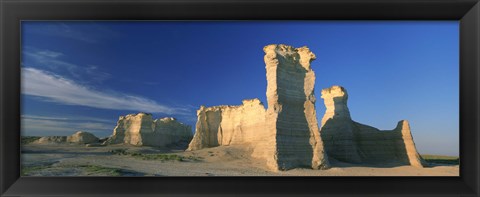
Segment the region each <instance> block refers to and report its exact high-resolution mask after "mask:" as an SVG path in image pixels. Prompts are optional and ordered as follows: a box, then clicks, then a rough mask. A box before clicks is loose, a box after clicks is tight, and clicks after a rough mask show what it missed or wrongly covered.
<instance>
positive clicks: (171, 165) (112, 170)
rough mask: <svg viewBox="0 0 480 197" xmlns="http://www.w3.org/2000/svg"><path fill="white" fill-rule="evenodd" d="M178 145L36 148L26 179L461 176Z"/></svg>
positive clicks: (447, 168) (446, 169)
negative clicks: (267, 161) (293, 165)
mask: <svg viewBox="0 0 480 197" xmlns="http://www.w3.org/2000/svg"><path fill="white" fill-rule="evenodd" d="M183 150H184V149H182V148H178V147H173V148H172V147H171V148H168V149H167V148H153V147H133V146H126V145H111V146H99V147H86V146H83V145H82V146H81V145H35V144H27V145H24V146H23V147H22V156H21V160H22V161H21V163H22V173H21V174H22V175H23V176H459V166H458V165H447V164H432V166H430V167H426V168H416V167H411V166H393V167H392V166H354V165H352V164H347V163H341V162H335V161H333V162H331V163H332V166H333V167H332V168H330V169H328V170H312V169H292V170H287V171H279V172H272V171H269V170H268V169H264V168H262V167H261V166H263V165H262V163H263V161H262V160H257V159H252V158H250V157H249V155H250V153H251V150H245V149H242V148H240V147H239V146H223V147H215V148H207V149H202V150H198V151H186V152H185V151H183Z"/></svg>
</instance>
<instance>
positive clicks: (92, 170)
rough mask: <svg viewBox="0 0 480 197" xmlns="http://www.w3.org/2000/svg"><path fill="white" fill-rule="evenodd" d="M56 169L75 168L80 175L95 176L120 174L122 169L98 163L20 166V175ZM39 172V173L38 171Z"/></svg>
mask: <svg viewBox="0 0 480 197" xmlns="http://www.w3.org/2000/svg"><path fill="white" fill-rule="evenodd" d="M58 169H75V170H76V171H80V175H87V176H88V175H96V176H99V175H100V176H121V175H122V170H121V169H118V168H109V167H104V166H98V165H89V164H86V165H59V166H55V165H39V166H22V169H21V173H20V174H21V175H22V176H30V175H33V174H36V173H40V172H41V171H42V170H58ZM40 174H41V173H40Z"/></svg>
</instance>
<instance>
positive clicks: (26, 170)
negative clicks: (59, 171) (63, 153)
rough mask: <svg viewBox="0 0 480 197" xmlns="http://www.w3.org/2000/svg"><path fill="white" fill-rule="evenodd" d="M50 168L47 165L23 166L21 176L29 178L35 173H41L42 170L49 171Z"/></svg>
mask: <svg viewBox="0 0 480 197" xmlns="http://www.w3.org/2000/svg"><path fill="white" fill-rule="evenodd" d="M49 167H50V166H46V165H40V166H25V165H22V168H21V169H20V175H21V176H28V175H30V174H32V173H33V172H36V171H40V170H43V169H47V168H49Z"/></svg>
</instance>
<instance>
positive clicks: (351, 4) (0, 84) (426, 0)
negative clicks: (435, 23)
mask: <svg viewBox="0 0 480 197" xmlns="http://www.w3.org/2000/svg"><path fill="white" fill-rule="evenodd" d="M0 17H1V18H0V23H1V26H0V27H1V38H0V39H1V40H0V43H1V46H0V60H1V65H0V76H1V78H0V88H1V89H0V140H1V142H0V154H1V155H0V156H1V158H0V159H1V161H0V195H2V196H161V195H168V196H170V195H175V196H260V195H265V196H405V195H406V196H479V195H480V189H479V188H480V185H479V179H480V174H479V172H480V171H479V167H480V163H479V158H480V155H479V147H480V146H479V144H480V142H479V141H480V135H479V127H478V126H479V99H480V98H479V92H480V91H479V90H480V86H479V66H480V59H479V56H480V45H479V43H480V42H479V40H480V3H479V1H478V0H390V1H388V0H384V1H379V0H356V1H353V0H297V1H295V0H177V1H172V0H139V1H134V0H116V1H110V0H0ZM21 20H458V21H460V102H461V103H460V108H459V109H460V163H461V166H460V177H134V178H132V177H20V132H19V131H20V21H21Z"/></svg>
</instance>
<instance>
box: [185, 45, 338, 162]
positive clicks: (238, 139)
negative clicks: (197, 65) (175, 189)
mask: <svg viewBox="0 0 480 197" xmlns="http://www.w3.org/2000/svg"><path fill="white" fill-rule="evenodd" d="M264 52H265V57H264V60H265V64H266V67H265V68H266V72H267V82H268V86H267V93H266V94H267V101H268V109H267V110H265V108H264V106H263V104H261V103H260V100H258V99H253V100H250V101H247V102H246V101H244V102H243V105H240V106H215V107H208V108H206V107H203V106H202V107H201V108H200V109H199V110H198V111H197V115H198V120H197V125H196V129H195V130H196V132H195V136H194V139H193V140H192V142H191V143H190V146H189V148H188V150H198V149H202V148H206V147H214V146H222V145H230V144H246V145H247V146H249V147H252V148H253V153H252V157H255V158H259V159H263V160H265V162H266V167H268V168H269V169H272V170H287V169H291V168H296V167H311V168H314V169H322V168H327V167H328V165H329V164H328V159H327V158H326V155H325V153H324V151H323V145H322V141H321V139H320V133H319V131H318V123H317V119H316V112H315V95H314V85H315V73H314V72H313V70H312V69H311V67H310V62H311V61H313V60H314V59H315V55H314V54H313V53H312V52H311V51H310V50H309V49H308V48H307V47H301V48H294V47H291V46H287V45H268V46H266V47H265V48H264Z"/></svg>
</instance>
